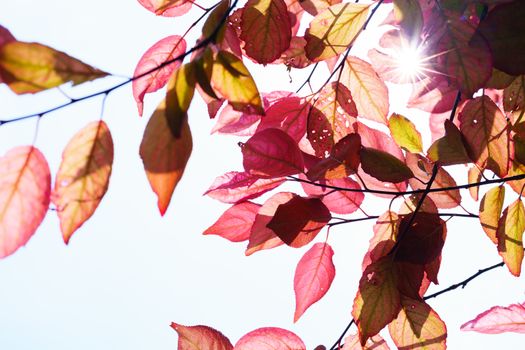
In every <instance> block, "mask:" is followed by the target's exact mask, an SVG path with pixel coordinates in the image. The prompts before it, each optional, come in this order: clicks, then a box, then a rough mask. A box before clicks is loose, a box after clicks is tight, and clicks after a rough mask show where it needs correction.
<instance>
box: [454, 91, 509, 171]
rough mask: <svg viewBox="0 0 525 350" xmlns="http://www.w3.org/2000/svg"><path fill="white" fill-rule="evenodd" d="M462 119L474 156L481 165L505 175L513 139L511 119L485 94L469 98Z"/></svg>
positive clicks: (461, 127)
mask: <svg viewBox="0 0 525 350" xmlns="http://www.w3.org/2000/svg"><path fill="white" fill-rule="evenodd" d="M459 121H460V123H461V126H460V130H461V133H462V134H463V136H464V140H465V142H466V146H467V151H468V153H469V156H470V158H471V159H472V160H474V161H475V163H476V164H477V165H478V166H479V167H480V168H488V169H490V170H492V171H494V173H496V174H497V175H498V176H500V177H503V176H505V175H506V174H507V171H508V162H509V147H508V144H509V138H508V130H507V121H506V119H505V116H504V115H503V113H502V112H501V111H500V109H499V108H498V106H496V104H495V103H494V102H492V100H491V99H490V98H489V97H487V96H485V95H484V96H481V97H477V98H475V99H473V100H469V101H468V102H467V103H466V104H465V106H464V107H463V110H462V111H461V113H460V115H459Z"/></svg>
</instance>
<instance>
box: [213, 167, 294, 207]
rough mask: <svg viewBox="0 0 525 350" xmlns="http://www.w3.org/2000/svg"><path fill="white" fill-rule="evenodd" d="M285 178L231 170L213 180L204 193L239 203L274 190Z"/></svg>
mask: <svg viewBox="0 0 525 350" xmlns="http://www.w3.org/2000/svg"><path fill="white" fill-rule="evenodd" d="M284 180H285V179H284V178H282V177H281V178H273V179H260V178H259V177H257V176H254V175H251V174H248V173H245V172H238V171H230V172H228V173H226V174H224V175H221V176H219V177H217V178H216V179H215V181H213V184H212V185H211V186H210V188H209V189H208V190H207V191H206V192H205V193H204V194H205V195H208V196H210V197H211V198H214V199H216V200H219V201H221V202H224V203H238V202H242V201H245V200H248V199H252V198H257V197H259V196H260V195H262V194H263V193H266V192H268V191H270V190H273V189H274V188H276V187H277V186H279V185H280V184H282V183H283V182H284Z"/></svg>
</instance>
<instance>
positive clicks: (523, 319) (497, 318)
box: [461, 303, 525, 334]
mask: <svg viewBox="0 0 525 350" xmlns="http://www.w3.org/2000/svg"><path fill="white" fill-rule="evenodd" d="M461 330H462V331H475V332H480V333H487V334H497V333H504V332H514V333H525V303H524V304H512V305H509V306H508V307H504V306H494V307H491V308H490V309H489V310H487V311H485V312H483V313H481V314H479V315H478V316H476V318H474V319H473V320H470V321H468V322H467V323H465V324H464V325H462V326H461Z"/></svg>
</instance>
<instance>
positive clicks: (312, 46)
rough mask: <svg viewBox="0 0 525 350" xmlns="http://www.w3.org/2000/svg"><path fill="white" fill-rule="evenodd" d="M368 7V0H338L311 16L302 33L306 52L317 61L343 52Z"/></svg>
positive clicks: (352, 38) (357, 30) (355, 35)
mask: <svg viewBox="0 0 525 350" xmlns="http://www.w3.org/2000/svg"><path fill="white" fill-rule="evenodd" d="M369 7H370V5H369V4H354V3H342V4H336V5H332V6H330V7H329V8H327V9H326V10H324V11H323V12H321V13H320V14H318V15H317V16H315V18H314V19H313V20H312V22H310V27H309V28H308V30H307V31H306V33H305V35H304V37H305V39H306V48H305V50H306V56H307V57H308V58H309V59H310V60H312V61H314V62H317V61H322V60H325V59H327V58H331V57H334V56H337V55H338V54H340V53H342V52H344V51H345V50H346V48H347V47H348V46H349V45H350V44H352V43H353V41H354V40H355V38H356V37H357V35H358V34H359V33H360V32H361V29H362V28H363V25H364V23H365V21H366V18H367V16H368V9H369ZM350 90H352V89H350Z"/></svg>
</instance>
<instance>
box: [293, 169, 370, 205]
mask: <svg viewBox="0 0 525 350" xmlns="http://www.w3.org/2000/svg"><path fill="white" fill-rule="evenodd" d="M325 183H326V184H327V185H329V186H336V187H340V188H344V189H356V190H358V189H361V186H359V184H358V183H357V182H355V181H354V180H352V179H351V178H349V177H345V178H342V179H332V180H326V181H323V182H322V183H319V184H325ZM301 185H302V186H303V189H304V191H305V193H306V194H307V195H309V196H315V197H319V198H321V200H322V201H323V203H324V205H326V207H327V208H328V209H329V210H330V211H331V212H333V213H336V214H351V213H353V212H355V211H356V210H357V209H359V207H360V206H361V203H363V200H364V198H365V195H364V193H362V192H353V191H344V190H341V191H338V190H333V189H332V188H328V187H322V186H315V185H311V184H308V183H305V182H301Z"/></svg>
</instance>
